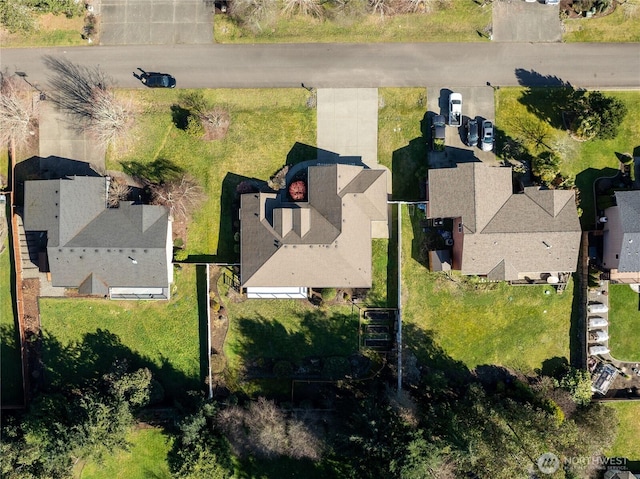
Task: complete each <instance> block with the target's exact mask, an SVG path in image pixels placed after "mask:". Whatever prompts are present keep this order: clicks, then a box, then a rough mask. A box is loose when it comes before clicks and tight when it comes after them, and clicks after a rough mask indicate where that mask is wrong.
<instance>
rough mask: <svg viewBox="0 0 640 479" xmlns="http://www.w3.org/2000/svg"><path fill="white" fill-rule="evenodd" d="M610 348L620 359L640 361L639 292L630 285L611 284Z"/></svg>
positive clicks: (615, 356)
mask: <svg viewBox="0 0 640 479" xmlns="http://www.w3.org/2000/svg"><path fill="white" fill-rule="evenodd" d="M609 301H610V302H609V305H610V307H611V312H610V313H609V336H610V339H609V348H610V349H611V355H612V356H613V357H614V358H616V359H619V360H620V361H640V348H639V347H638V343H639V340H640V311H639V310H638V307H639V306H638V305H639V303H638V301H639V300H638V293H636V292H635V291H633V290H632V289H631V288H630V287H629V286H627V285H622V284H612V285H610V286H609Z"/></svg>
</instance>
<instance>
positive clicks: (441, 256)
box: [429, 249, 451, 271]
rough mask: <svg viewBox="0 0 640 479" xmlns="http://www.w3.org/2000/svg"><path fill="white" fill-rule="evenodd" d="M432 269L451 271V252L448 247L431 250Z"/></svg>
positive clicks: (430, 263)
mask: <svg viewBox="0 0 640 479" xmlns="http://www.w3.org/2000/svg"><path fill="white" fill-rule="evenodd" d="M429 268H430V269H431V271H451V252H450V251H449V250H448V249H439V250H436V251H429Z"/></svg>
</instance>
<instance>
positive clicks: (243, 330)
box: [218, 281, 358, 393]
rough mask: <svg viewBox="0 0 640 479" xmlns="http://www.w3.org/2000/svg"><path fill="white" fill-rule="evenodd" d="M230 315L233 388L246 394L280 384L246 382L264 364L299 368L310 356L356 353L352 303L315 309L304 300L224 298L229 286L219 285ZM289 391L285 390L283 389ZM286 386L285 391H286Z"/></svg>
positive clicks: (227, 344) (355, 316) (229, 362)
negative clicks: (275, 362)
mask: <svg viewBox="0 0 640 479" xmlns="http://www.w3.org/2000/svg"><path fill="white" fill-rule="evenodd" d="M218 287H219V290H220V293H221V294H222V297H223V303H224V304H225V307H226V308H227V313H228V317H229V332H228V334H227V340H226V342H225V355H226V357H227V371H228V375H229V378H230V379H231V382H232V383H235V379H239V380H240V381H241V382H240V383H236V384H231V386H233V387H237V388H240V389H242V390H244V391H245V392H247V393H253V392H257V391H262V392H263V393H264V390H265V388H275V389H276V390H277V389H278V385H277V384H276V385H271V386H270V385H268V384H266V383H265V382H261V383H259V384H257V383H251V382H245V381H243V379H244V377H243V375H244V373H245V371H246V370H247V368H250V367H251V366H256V365H257V366H258V367H262V366H261V364H262V363H263V362H264V360H286V361H289V362H291V363H292V364H294V365H295V364H296V363H297V362H299V361H300V360H302V359H304V358H308V357H311V356H313V357H328V356H348V355H349V354H352V353H353V352H356V351H357V350H358V310H357V309H355V310H354V308H352V306H351V305H350V304H334V305H331V306H329V307H322V308H317V307H314V306H312V305H311V303H309V302H308V301H306V300H267V299H265V300H261V299H251V300H245V301H242V302H231V301H230V300H228V299H225V295H226V292H227V291H228V287H227V286H226V285H224V284H223V283H222V281H221V282H220V283H219V284H218ZM283 387H285V386H283ZM285 388H286V387H285Z"/></svg>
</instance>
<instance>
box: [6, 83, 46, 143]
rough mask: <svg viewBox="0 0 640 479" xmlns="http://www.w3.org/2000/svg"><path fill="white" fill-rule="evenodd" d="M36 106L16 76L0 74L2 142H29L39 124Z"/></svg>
mask: <svg viewBox="0 0 640 479" xmlns="http://www.w3.org/2000/svg"><path fill="white" fill-rule="evenodd" d="M36 105H37V104H35V105H34V103H33V101H32V99H31V95H30V93H29V92H28V91H25V89H24V88H23V86H22V82H20V81H19V80H18V78H17V77H16V76H15V75H6V74H2V73H0V142H2V143H6V142H8V141H10V140H13V141H14V142H15V143H16V144H18V145H21V144H24V143H26V142H27V141H29V139H30V138H31V137H32V136H33V134H34V130H35V128H36V127H37V123H38V119H37V114H38V112H37V106H36Z"/></svg>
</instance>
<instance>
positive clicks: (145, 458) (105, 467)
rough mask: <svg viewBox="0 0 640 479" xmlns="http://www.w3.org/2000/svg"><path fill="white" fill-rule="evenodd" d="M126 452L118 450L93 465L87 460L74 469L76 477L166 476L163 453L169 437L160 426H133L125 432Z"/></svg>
mask: <svg viewBox="0 0 640 479" xmlns="http://www.w3.org/2000/svg"><path fill="white" fill-rule="evenodd" d="M127 441H128V442H129V443H130V448H129V450H128V451H123V450H119V451H117V452H115V453H114V454H112V455H110V456H107V457H105V458H104V462H103V463H101V464H97V463H95V462H89V463H86V464H85V465H84V467H83V468H82V469H81V470H77V468H76V470H75V471H74V472H75V474H74V477H75V478H77V479H147V478H150V477H153V478H155V479H169V478H171V477H172V476H171V473H170V471H169V463H168V460H167V455H168V453H169V451H170V450H171V447H172V444H173V439H172V438H171V437H169V436H168V435H167V434H166V433H164V432H163V431H162V430H161V429H158V428H151V429H134V430H132V431H131V433H129V436H128V437H127Z"/></svg>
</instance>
